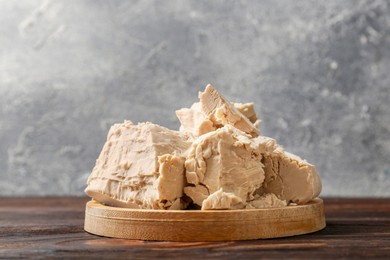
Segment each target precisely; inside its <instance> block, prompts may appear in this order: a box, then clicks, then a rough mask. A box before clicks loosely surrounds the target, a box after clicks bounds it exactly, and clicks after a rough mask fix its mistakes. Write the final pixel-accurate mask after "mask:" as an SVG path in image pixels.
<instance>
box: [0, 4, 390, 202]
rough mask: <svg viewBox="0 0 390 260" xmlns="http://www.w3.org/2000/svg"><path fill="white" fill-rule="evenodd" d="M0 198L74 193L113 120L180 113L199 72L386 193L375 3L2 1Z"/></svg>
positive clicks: (298, 145) (388, 36)
mask: <svg viewBox="0 0 390 260" xmlns="http://www.w3.org/2000/svg"><path fill="white" fill-rule="evenodd" d="M0 7H1V8H0V169H1V171H0V175H1V179H0V195H29V194H35V195H48V194H58V195H61V194H70V195H75V194H77V195H79V194H82V192H83V188H84V186H85V181H86V178H87V176H88V175H89V173H90V171H91V169H92V167H93V166H94V162H95V159H96V158H97V156H98V154H99V152H100V149H101V147H102V145H103V143H104V141H105V137H106V134H107V131H108V128H109V126H110V125H111V124H113V123H115V122H122V121H123V120H124V119H131V120H132V121H133V122H139V121H152V122H155V123H158V124H161V125H164V126H167V127H170V128H176V129H177V128H178V126H179V124H178V121H177V120H176V118H175V116H174V111H175V109H177V108H181V107H183V106H189V105H191V104H192V102H193V101H195V99H196V97H197V92H198V91H199V90H201V89H202V88H203V87H204V86H205V84H206V83H209V82H210V83H213V84H214V85H215V87H216V88H217V89H219V90H220V91H221V92H222V93H223V94H225V96H227V97H228V98H230V99H231V100H233V101H238V102H245V101H254V102H255V103H256V110H257V112H258V114H259V116H260V117H261V119H262V125H261V130H262V132H263V133H264V134H265V135H268V136H271V137H274V138H276V139H277V140H278V141H279V143H280V144H282V145H283V146H285V148H286V149H287V150H289V151H291V152H294V153H297V154H298V155H300V156H302V157H303V158H306V159H307V160H308V161H310V162H312V163H314V164H316V165H317V167H318V170H319V171H320V174H321V177H322V180H323V184H324V189H323V194H324V195H333V196H336V195H344V196H390V107H389V103H390V102H389V101H390V97H389V92H390V91H389V89H390V3H389V2H387V1H355V0H350V1H195V0H193V1H92V0H91V1H65V0H64V1H38V0H34V1H33V0H29V1H8V0H3V1H1V2H0Z"/></svg>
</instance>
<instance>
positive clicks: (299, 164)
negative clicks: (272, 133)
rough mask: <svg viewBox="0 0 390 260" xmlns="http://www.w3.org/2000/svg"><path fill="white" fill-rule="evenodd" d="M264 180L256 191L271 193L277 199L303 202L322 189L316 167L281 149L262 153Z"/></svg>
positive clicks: (313, 196)
mask: <svg viewBox="0 0 390 260" xmlns="http://www.w3.org/2000/svg"><path fill="white" fill-rule="evenodd" d="M262 162H263V164H264V172H265V180H264V183H263V186H262V187H261V188H260V189H259V191H258V192H257V193H273V194H275V195H276V196H277V197H278V198H279V199H281V200H286V201H288V202H293V203H296V204H305V203H307V202H309V201H311V200H312V199H314V198H316V197H317V196H318V195H319V194H320V192H321V189H322V184H321V179H320V177H319V175H318V173H317V171H316V168H315V167H314V166H313V165H312V164H310V163H308V162H307V161H305V160H303V159H301V158H300V157H298V156H296V155H293V154H291V153H288V152H284V151H282V150H281V149H279V150H278V151H274V152H270V153H267V154H263V159H262Z"/></svg>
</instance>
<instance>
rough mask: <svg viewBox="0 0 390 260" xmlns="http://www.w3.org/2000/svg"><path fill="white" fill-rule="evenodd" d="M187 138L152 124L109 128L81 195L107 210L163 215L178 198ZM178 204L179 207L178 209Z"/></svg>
mask: <svg viewBox="0 0 390 260" xmlns="http://www.w3.org/2000/svg"><path fill="white" fill-rule="evenodd" d="M187 139H188V137H187V136H185V135H183V134H182V133H180V132H176V131H172V130H169V129H167V128H165V127H161V126H158V125H155V124H152V123H140V124H138V125H134V124H132V123H131V122H129V121H125V122H124V123H123V124H115V125H113V126H112V127H111V129H110V131H109V133H108V136H107V141H106V143H105V144H104V146H103V149H102V151H101V153H100V156H99V158H98V159H97V161H96V165H95V167H94V168H93V170H92V173H91V175H90V176H89V178H88V187H87V188H86V190H85V192H86V193H87V194H88V195H89V196H90V197H92V198H93V199H94V200H96V201H98V202H101V203H104V204H107V205H112V206H119V207H130V208H146V209H148V208H150V209H164V208H170V207H171V206H172V205H175V207H177V205H178V202H177V201H176V200H177V199H178V198H180V197H181V196H182V195H183V186H184V181H185V179H184V158H185V154H186V152H187V150H188V148H189V146H190V145H191V142H189V141H188V140H187ZM179 204H180V203H179Z"/></svg>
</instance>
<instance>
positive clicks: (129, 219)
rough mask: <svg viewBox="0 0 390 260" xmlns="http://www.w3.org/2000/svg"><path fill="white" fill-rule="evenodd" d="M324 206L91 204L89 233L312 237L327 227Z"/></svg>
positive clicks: (210, 238) (319, 202) (175, 237)
mask: <svg viewBox="0 0 390 260" xmlns="http://www.w3.org/2000/svg"><path fill="white" fill-rule="evenodd" d="M325 225H326V224H325V215H324V206H323V202H322V200H321V199H319V198H317V199H315V200H313V201H312V202H310V203H308V204H306V205H300V206H289V207H283V208H269V209H248V210H212V211H201V210H143V209H127V208H117V207H109V206H105V205H102V204H100V203H98V202H96V201H89V202H88V203H87V205H86V211H85V223H84V229H85V230H86V231H87V232H89V233H92V234H95V235H100V236H106V237H116V238H126V239H141V240H171V241H226V240H249V239H260V238H276V237H286V236H294V235H300V234H306V233H311V232H315V231H318V230H321V229H323V228H324V227H325Z"/></svg>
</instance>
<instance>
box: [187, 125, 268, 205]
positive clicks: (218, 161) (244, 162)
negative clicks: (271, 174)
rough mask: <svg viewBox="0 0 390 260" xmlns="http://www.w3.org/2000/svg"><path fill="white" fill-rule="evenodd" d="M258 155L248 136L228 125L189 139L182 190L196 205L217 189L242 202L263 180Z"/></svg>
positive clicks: (255, 146)
mask: <svg viewBox="0 0 390 260" xmlns="http://www.w3.org/2000/svg"><path fill="white" fill-rule="evenodd" d="M261 159H262V157H261V154H260V151H259V149H258V145H257V144H256V143H255V142H254V141H253V139H252V138H251V136H250V135H248V134H246V133H244V132H242V131H241V130H238V129H236V128H234V127H233V126H231V125H226V126H224V127H222V128H219V129H217V130H215V131H213V132H210V133H207V134H204V135H202V136H200V137H199V138H197V139H196V140H195V141H194V142H193V144H192V146H191V148H190V150H189V153H188V155H187V158H186V161H185V168H186V178H187V182H188V184H189V185H188V186H187V187H185V188H184V192H185V193H186V195H187V196H188V197H190V198H191V199H192V200H193V201H194V203H195V204H197V205H199V206H202V204H203V200H205V199H207V197H208V196H210V195H211V194H213V193H214V192H216V191H218V190H221V191H223V192H227V193H231V194H233V195H234V196H236V197H238V198H240V199H241V200H242V201H243V202H246V201H247V200H251V199H252V194H253V192H254V191H255V190H256V189H258V188H259V187H260V186H261V184H262V183H263V180H264V170H263V164H262V163H261ZM210 207H212V206H208V208H210Z"/></svg>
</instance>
